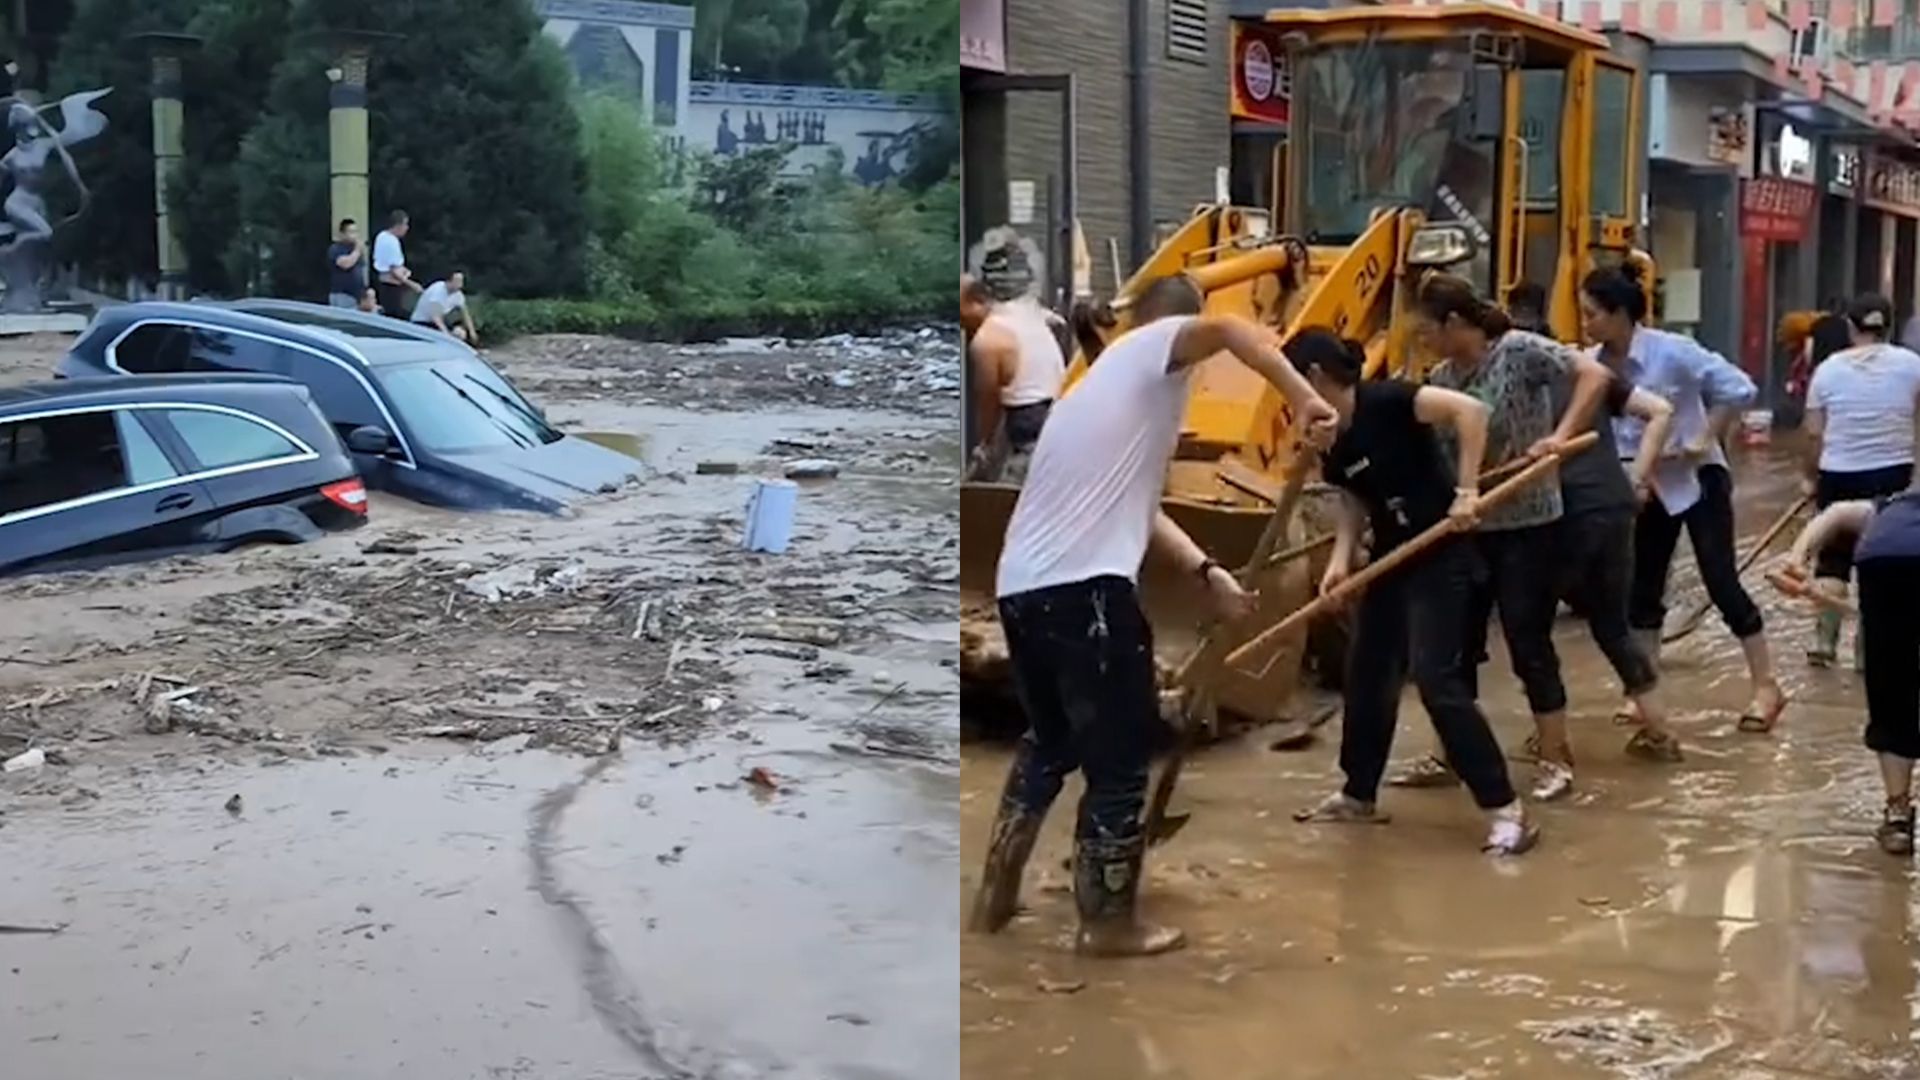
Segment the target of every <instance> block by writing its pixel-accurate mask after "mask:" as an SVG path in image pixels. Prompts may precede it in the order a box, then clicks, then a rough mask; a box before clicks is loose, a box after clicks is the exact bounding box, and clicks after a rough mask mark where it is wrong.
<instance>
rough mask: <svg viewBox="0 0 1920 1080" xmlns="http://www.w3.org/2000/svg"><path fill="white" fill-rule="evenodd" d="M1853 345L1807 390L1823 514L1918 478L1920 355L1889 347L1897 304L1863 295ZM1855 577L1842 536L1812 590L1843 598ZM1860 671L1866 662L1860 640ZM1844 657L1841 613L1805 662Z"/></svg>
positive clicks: (1828, 620) (1810, 466) (1824, 624)
mask: <svg viewBox="0 0 1920 1080" xmlns="http://www.w3.org/2000/svg"><path fill="white" fill-rule="evenodd" d="M1847 325H1848V327H1849V328H1850V329H1851V331H1852V335H1853V336H1852V343H1851V345H1850V346H1849V347H1848V348H1845V349H1841V350H1839V351H1837V352H1835V353H1833V354H1831V355H1830V356H1828V357H1827V358H1826V359H1825V361H1823V362H1822V363H1821V364H1820V366H1818V367H1816V368H1814V369H1813V379H1812V381H1811V382H1810V383H1809V384H1808V386H1807V406H1806V413H1805V415H1804V417H1803V418H1802V421H1801V423H1802V427H1803V428H1804V430H1805V431H1806V434H1807V440H1806V443H1805V449H1806V455H1805V458H1804V463H1805V467H1806V480H1805V486H1804V491H1805V493H1806V494H1809V495H1812V496H1813V497H1814V503H1815V505H1816V506H1818V507H1820V508H1821V509H1825V508H1826V507H1828V506H1831V505H1833V504H1834V503H1837V502H1849V501H1853V500H1856V499H1873V498H1877V497H1879V496H1882V495H1891V494H1894V493H1895V492H1899V491H1905V490H1906V488H1907V485H1908V483H1910V482H1911V481H1912V479H1913V457H1914V420H1915V414H1916V412H1917V411H1920V355H1915V354H1914V353H1912V352H1910V351H1909V350H1907V349H1906V348H1903V347H1902V346H1899V345H1894V344H1891V343H1889V342H1888V341H1887V335H1888V334H1889V333H1890V332H1891V331H1892V329H1893V304H1892V303H1890V302H1888V300H1887V299H1886V297H1883V296H1862V297H1859V298H1858V299H1856V300H1854V302H1853V303H1852V304H1851V305H1849V306H1848V308H1847ZM1852 572H1853V537H1852V535H1851V534H1846V533H1841V534H1838V535H1836V536H1835V538H1834V539H1833V540H1832V541H1831V542H1830V543H1828V544H1827V545H1826V546H1825V547H1823V548H1822V549H1820V551H1819V553H1818V556H1817V557H1816V559H1815V561H1814V581H1813V584H1814V588H1816V589H1819V590H1820V591H1821V592H1823V593H1825V594H1826V595H1828V596H1832V597H1844V596H1845V595H1846V593H1847V584H1848V581H1849V579H1850V578H1851V577H1852ZM1854 643H1855V650H1854V660H1855V666H1858V664H1859V662H1860V660H1861V659H1862V654H1861V649H1860V644H1861V642H1860V639H1859V638H1858V637H1857V636H1856V637H1855V639H1854ZM1839 652H1840V613H1839V612H1838V611H1837V610H1835V609H1834V608H1833V607H1831V606H1823V607H1822V608H1821V610H1820V613H1819V614H1818V615H1817V616H1815V618H1814V639H1813V644H1812V645H1811V646H1809V647H1808V649H1807V662H1808V663H1809V664H1812V665H1813V666H1815V667H1827V666H1829V665H1831V664H1832V663H1833V662H1834V661H1835V660H1836V659H1837V658H1838V655H1839Z"/></svg>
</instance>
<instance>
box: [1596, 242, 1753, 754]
mask: <svg viewBox="0 0 1920 1080" xmlns="http://www.w3.org/2000/svg"><path fill="white" fill-rule="evenodd" d="M1646 314H1647V299H1646V293H1645V292H1644V291H1642V289H1641V287H1640V282H1639V281H1638V280H1637V279H1636V278H1635V277H1634V271H1633V270H1632V268H1631V266H1630V265H1629V266H1628V267H1625V268H1618V269H1615V268H1608V269H1600V270H1595V271H1593V272H1591V273H1589V274H1588V275H1587V276H1586V278H1585V279H1584V280H1582V282H1581V284H1580V317H1581V321H1582V329H1583V331H1584V332H1585V334H1586V336H1587V337H1588V338H1589V339H1590V340H1592V341H1595V342H1597V343H1598V344H1597V345H1596V346H1595V347H1594V352H1595V354H1596V355H1595V358H1596V359H1598V360H1600V361H1601V362H1602V363H1604V364H1606V365H1607V367H1608V368H1610V369H1611V370H1613V371H1614V372H1615V373H1616V374H1618V375H1620V376H1621V377H1622V378H1624V379H1626V380H1627V382H1629V383H1630V384H1632V385H1634V386H1635V387H1638V388H1640V389H1643V390H1646V391H1648V392H1649V393H1652V394H1656V395H1658V396H1660V397H1663V398H1665V399H1666V400H1667V401H1668V403H1670V404H1671V405H1672V406H1673V434H1672V435H1671V436H1670V437H1669V439H1668V445H1667V448H1666V452H1665V453H1664V454H1663V456H1662V457H1661V458H1660V462H1659V464H1658V465H1657V466H1656V467H1655V469H1654V473H1653V483H1652V488H1653V497H1652V498H1650V499H1648V500H1647V503H1646V507H1645V508H1644V509H1643V510H1641V512H1640V515H1639V519H1638V520H1637V521H1636V522H1635V524H1634V553H1633V555H1634V560H1633V588H1632V590H1631V595H1630V597H1629V600H1628V613H1627V618H1628V621H1629V623H1630V624H1631V625H1632V626H1633V629H1634V634H1635V636H1636V637H1638V638H1639V639H1640V642H1641V646H1642V648H1643V649H1644V650H1645V651H1646V653H1647V655H1648V656H1650V657H1653V658H1654V663H1655V666H1656V667H1658V664H1659V648H1660V633H1661V628H1662V626H1663V624H1664V623H1665V620H1666V614H1667V606H1666V591H1667V573H1668V570H1669V569H1670V568H1671V566H1672V563H1673V551H1674V547H1675V545H1677V544H1678V543H1679V540H1680V532H1681V530H1682V529H1684V530H1685V531H1686V533H1687V536H1688V539H1689V540H1690V541H1691V542H1692V544H1693V555H1694V560H1695V562H1697V563H1698V564H1699V566H1700V576H1701V578H1702V579H1703V580H1704V582H1705V583H1706V586H1707V595H1708V596H1709V597H1710V598H1711V599H1712V601H1713V604H1714V606H1715V607H1716V608H1718V609H1719V612H1720V618H1721V620H1722V621H1723V622H1725V623H1726V625H1727V629H1728V630H1730V631H1732V633H1733V636H1734V637H1735V638H1736V639H1738V640H1739V642H1740V650H1741V653H1742V654H1743V655H1744V656H1745V658H1746V661H1747V676H1748V679H1749V680H1750V682H1751V685H1752V696H1751V697H1750V698H1749V699H1748V703H1747V706H1746V708H1745V709H1744V710H1743V711H1742V713H1741V716H1740V730H1742V731H1754V732H1767V731H1772V730H1773V727H1774V725H1775V724H1776V723H1778V722H1779V720H1780V713H1781V711H1782V710H1783V709H1785V708H1786V703H1787V699H1786V695H1785V694H1784V693H1783V692H1782V691H1781V689H1780V683H1779V681H1778V680H1776V679H1775V678H1774V673H1773V654H1772V652H1771V650H1769V649H1768V647H1767V636H1766V626H1765V623H1764V621H1763V620H1762V618H1761V616H1760V609H1759V608H1758V607H1755V606H1754V603H1753V598H1752V597H1750V596H1748V595H1747V591H1746V589H1745V587H1743V586H1742V585H1741V584H1740V575H1739V572H1738V568H1737V565H1736V555H1735V552H1734V525H1733V474H1732V473H1731V472H1730V471H1729V470H1728V468H1727V456H1726V451H1725V450H1723V449H1722V448H1721V441H1722V440H1723V439H1724V438H1725V436H1726V431H1727V429H1728V428H1729V427H1731V426H1732V424H1733V421H1734V419H1735V418H1736V417H1737V416H1738V410H1739V409H1740V408H1741V407H1743V406H1745V405H1746V404H1747V403H1748V402H1750V401H1752V400H1753V399H1754V396H1755V395H1756V394H1757V392H1758V391H1757V389H1756V388H1755V386H1754V384H1753V380H1752V379H1750V378H1748V377H1747V374H1746V373H1745V372H1743V371H1741V370H1740V369H1739V368H1737V367H1735V366H1734V365H1733V364H1731V363H1729V362H1728V361H1727V359H1726V358H1725V357H1723V356H1720V355H1718V354H1717V353H1714V352H1711V351H1709V350H1708V349H1706V348H1705V347H1703V346H1702V345H1700V343H1698V342H1696V341H1694V340H1693V339H1692V338H1689V337H1684V336H1682V335H1679V334H1673V333H1669V332H1667V331H1665V330H1656V329H1654V328H1653V327H1650V326H1642V325H1640V324H1641V322H1642V320H1644V319H1645V318H1646ZM1644 428H1645V425H1644V423H1643V422H1641V421H1640V420H1639V419H1638V418H1635V417H1624V418H1621V419H1617V420H1615V421H1614V424H1613V430H1614V439H1615V449H1616V452H1617V453H1618V455H1619V457H1620V458H1621V459H1622V460H1627V459H1631V458H1632V457H1634V455H1635V454H1637V453H1638V452H1639V445H1640V439H1641V437H1642V435H1643V434H1644ZM1623 713H1624V714H1625V716H1626V717H1627V718H1629V719H1630V718H1632V717H1634V716H1636V715H1637V712H1636V711H1635V710H1634V709H1633V708H1632V707H1631V706H1629V707H1628V708H1627V709H1625V710H1623Z"/></svg>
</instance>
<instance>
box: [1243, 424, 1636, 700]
mask: <svg viewBox="0 0 1920 1080" xmlns="http://www.w3.org/2000/svg"><path fill="white" fill-rule="evenodd" d="M1597 438H1598V436H1597V435H1595V434H1594V433H1593V432H1590V431H1589V432H1587V433H1585V434H1583V435H1579V436H1577V437H1575V438H1572V439H1569V440H1567V442H1566V443H1565V444H1564V445H1563V446H1562V447H1561V448H1560V449H1559V450H1558V451H1557V452H1555V453H1554V454H1551V455H1549V456H1547V457H1543V458H1540V459H1538V460H1537V461H1533V462H1530V463H1528V464H1527V466H1526V467H1525V468H1523V469H1521V470H1520V471H1519V472H1517V473H1514V474H1513V475H1512V476H1511V477H1508V478H1507V479H1505V480H1502V481H1501V482H1500V483H1499V484H1496V485H1495V486H1494V487H1493V488H1492V489H1490V490H1489V491H1487V493H1486V494H1484V495H1482V496H1481V497H1480V507H1481V509H1483V510H1485V509H1490V508H1492V507H1495V506H1499V505H1500V504H1501V503H1503V502H1506V501H1507V500H1508V499H1511V498H1513V497H1514V496H1515V495H1518V494H1519V493H1520V492H1521V491H1522V490H1523V489H1525V488H1526V487H1527V486H1528V485H1529V484H1532V483H1535V482H1536V481H1539V480H1541V479H1543V478H1545V477H1546V476H1547V475H1548V474H1549V473H1551V472H1553V471H1554V470H1556V469H1558V468H1559V466H1560V462H1561V459H1563V458H1567V457H1571V456H1573V455H1575V454H1578V453H1580V452H1581V451H1583V450H1585V449H1587V448H1588V447H1590V446H1592V445H1593V444H1594V441H1595V440H1596V439H1597ZM1461 531H1463V526H1462V525H1461V524H1460V523H1458V522H1455V521H1452V520H1447V521H1442V522H1440V523H1439V524H1437V525H1434V526H1432V527H1430V528H1428V529H1427V530H1426V531H1424V532H1422V533H1420V534H1419V535H1418V536H1415V537H1414V538H1413V539H1411V540H1409V541H1407V542H1406V543H1404V544H1401V545H1400V546H1399V547H1397V548H1394V549H1393V550H1392V551H1389V552H1387V553H1386V554H1385V555H1383V556H1381V557H1380V558H1379V559H1377V560H1375V561H1373V562H1371V563H1368V564H1367V565H1366V566H1365V567H1363V568H1362V569H1361V570H1360V571H1359V572H1357V573H1355V574H1354V575H1353V576H1352V577H1349V578H1348V579H1347V580H1345V581H1343V582H1341V583H1340V584H1339V585H1337V586H1335V587H1334V588H1333V589H1332V590H1331V591H1329V592H1326V593H1322V594H1321V595H1320V596H1319V597H1317V598H1315V599H1314V600H1313V601H1312V602H1311V603H1308V604H1305V605H1303V606H1301V607H1300V608H1298V609H1297V610H1295V611H1294V612H1293V614H1291V615H1288V616H1287V617H1286V618H1284V619H1282V620H1280V621H1279V622H1277V623H1275V624H1274V625H1272V626H1270V627H1268V628H1267V629H1265V630H1263V631H1261V632H1260V633H1259V634H1257V635H1255V636H1254V637H1253V639H1252V640H1250V641H1248V642H1247V643H1246V644H1244V645H1242V646H1240V647H1239V648H1238V649H1235V650H1234V651H1233V652H1231V653H1228V654H1227V661H1226V662H1227V665H1228V666H1230V667H1232V666H1238V665H1240V664H1242V663H1244V662H1246V660H1247V658H1248V657H1250V656H1252V655H1253V654H1254V653H1257V652H1259V651H1260V650H1261V649H1263V648H1265V647H1266V646H1267V645H1269V644H1271V643H1272V642H1274V641H1275V640H1277V639H1279V638H1280V637H1282V636H1283V635H1285V634H1288V633H1290V632H1292V631H1294V630H1296V629H1299V628H1300V627H1303V626H1305V625H1306V624H1307V623H1309V622H1311V621H1312V620H1313V619H1315V618H1317V617H1318V616H1320V615H1323V614H1325V613H1327V612H1328V611H1332V610H1333V609H1335V608H1338V607H1342V606H1344V605H1345V604H1346V603H1347V601H1349V600H1351V599H1352V598H1353V597H1354V596H1356V595H1358V594H1359V593H1361V592H1362V591H1364V590H1365V589H1366V588H1367V586H1369V585H1371V584H1373V583H1374V582H1376V581H1378V580H1380V579H1381V578H1382V577H1385V576H1386V575H1388V574H1391V573H1392V572H1393V571H1394V570H1396V569H1398V568H1399V567H1401V566H1404V565H1406V563H1407V562H1408V561H1410V560H1412V559H1415V558H1418V557H1419V556H1420V555H1421V554H1422V553H1423V552H1425V551H1427V550H1428V549H1429V548H1431V547H1433V545H1435V544H1437V543H1439V542H1440V541H1442V540H1444V539H1446V538H1447V537H1449V536H1453V535H1455V534H1458V533H1460V532H1461Z"/></svg>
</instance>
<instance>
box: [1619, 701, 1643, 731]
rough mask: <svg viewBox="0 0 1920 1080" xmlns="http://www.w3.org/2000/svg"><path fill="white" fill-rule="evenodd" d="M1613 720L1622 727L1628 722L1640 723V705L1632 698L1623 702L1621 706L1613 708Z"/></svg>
mask: <svg viewBox="0 0 1920 1080" xmlns="http://www.w3.org/2000/svg"><path fill="white" fill-rule="evenodd" d="M1613 722H1614V723H1616V724H1618V725H1620V726H1621V727H1626V726H1627V725H1628V724H1637V723H1639V722H1640V706H1638V705H1635V704H1634V703H1633V701H1632V699H1628V700H1627V701H1623V702H1621V703H1620V707H1619V708H1617V709H1615V710H1613Z"/></svg>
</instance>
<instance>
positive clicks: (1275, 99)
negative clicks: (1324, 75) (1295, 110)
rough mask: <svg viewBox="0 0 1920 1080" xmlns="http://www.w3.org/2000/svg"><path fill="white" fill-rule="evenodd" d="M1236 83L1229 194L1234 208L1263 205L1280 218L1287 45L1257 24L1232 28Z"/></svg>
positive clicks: (1288, 96)
mask: <svg viewBox="0 0 1920 1080" xmlns="http://www.w3.org/2000/svg"><path fill="white" fill-rule="evenodd" d="M1229 26H1230V33H1229V40H1230V47H1231V49H1232V56H1233V63H1232V65H1231V66H1230V67H1229V69H1228V70H1229V72H1230V75H1231V78H1232V80H1233V82H1232V86H1231V89H1230V94H1229V98H1228V100H1229V103H1230V105H1231V108H1232V111H1233V135H1232V138H1233V152H1232V160H1231V171H1230V174H1229V179H1228V184H1229V192H1228V193H1229V196H1230V197H1231V198H1232V200H1233V203H1234V205H1235V206H1258V207H1264V208H1266V209H1267V210H1269V211H1271V212H1272V213H1273V215H1274V220H1275V221H1276V222H1277V221H1279V220H1280V218H1281V216H1282V215H1281V211H1282V205H1283V202H1284V196H1283V194H1282V193H1283V191H1284V190H1285V186H1286V145H1287V119H1288V115H1289V110H1290V108H1291V102H1292V99H1293V78H1292V74H1291V70H1290V67H1289V65H1288V63H1287V53H1286V44H1285V42H1283V41H1282V40H1281V39H1280V35H1279V34H1277V33H1275V32H1274V31H1272V30H1271V29H1268V28H1267V27H1266V26H1263V25H1261V24H1260V23H1257V22H1248V21H1242V20H1238V19H1236V20H1234V21H1233V22H1232V23H1230V24H1229Z"/></svg>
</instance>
